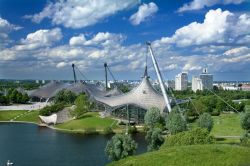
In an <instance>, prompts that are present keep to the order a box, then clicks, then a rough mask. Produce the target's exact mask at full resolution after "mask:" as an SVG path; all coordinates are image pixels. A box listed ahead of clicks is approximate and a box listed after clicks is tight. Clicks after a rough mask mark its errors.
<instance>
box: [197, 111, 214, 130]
mask: <svg viewBox="0 0 250 166" xmlns="http://www.w3.org/2000/svg"><path fill="white" fill-rule="evenodd" d="M213 125H214V123H213V119H212V116H211V115H210V114H209V113H203V114H202V115H200V117H199V119H198V126H199V127H201V128H206V129H207V130H208V131H209V132H210V131H211V130H212V128H213Z"/></svg>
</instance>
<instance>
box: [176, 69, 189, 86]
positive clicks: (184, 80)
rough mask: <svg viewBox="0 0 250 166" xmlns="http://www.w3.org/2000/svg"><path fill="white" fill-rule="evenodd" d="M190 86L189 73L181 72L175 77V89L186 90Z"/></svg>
mask: <svg viewBox="0 0 250 166" xmlns="http://www.w3.org/2000/svg"><path fill="white" fill-rule="evenodd" d="M187 86H188V74H187V73H184V72H182V73H180V74H178V75H177V76H176V77H175V90H186V89H187Z"/></svg>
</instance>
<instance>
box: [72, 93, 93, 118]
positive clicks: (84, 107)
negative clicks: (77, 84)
mask: <svg viewBox="0 0 250 166" xmlns="http://www.w3.org/2000/svg"><path fill="white" fill-rule="evenodd" d="M75 105H76V108H75V110H74V111H73V114H74V115H75V117H76V118H80V117H81V116H82V115H83V114H84V113H86V112H88V111H89V109H90V105H91V103H90V102H89V99H88V97H87V95H85V94H81V95H79V96H78V97H77V98H76V100H75Z"/></svg>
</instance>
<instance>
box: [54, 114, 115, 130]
mask: <svg viewBox="0 0 250 166" xmlns="http://www.w3.org/2000/svg"><path fill="white" fill-rule="evenodd" d="M116 123H117V121H116V120H114V119H111V118H101V117H100V116H99V113H98V112H88V113H86V114H84V116H82V117H81V118H80V119H75V120H71V121H69V122H65V123H63V124H58V125H56V126H55V127H56V128H59V129H67V130H72V131H74V130H76V131H80V130H96V131H102V130H104V129H105V128H107V127H110V126H112V128H113V129H117V127H118V126H117V125H116Z"/></svg>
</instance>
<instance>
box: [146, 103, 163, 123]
mask: <svg viewBox="0 0 250 166" xmlns="http://www.w3.org/2000/svg"><path fill="white" fill-rule="evenodd" d="M144 121H145V124H146V125H147V126H148V127H153V126H154V125H155V124H156V123H160V121H161V112H160V110H159V109H158V108H156V107H152V108H150V109H149V110H148V111H147V112H146V114H145V116H144Z"/></svg>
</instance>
